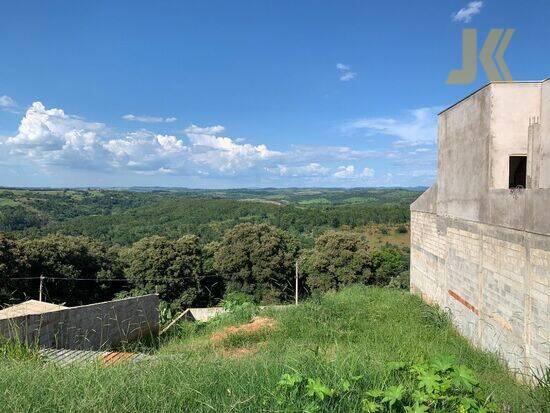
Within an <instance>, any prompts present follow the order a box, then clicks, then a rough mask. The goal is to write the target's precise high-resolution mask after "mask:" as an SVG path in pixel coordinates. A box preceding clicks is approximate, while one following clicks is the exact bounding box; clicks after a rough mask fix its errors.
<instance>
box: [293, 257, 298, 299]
mask: <svg viewBox="0 0 550 413" xmlns="http://www.w3.org/2000/svg"><path fill="white" fill-rule="evenodd" d="M294 303H295V304H296V305H298V261H296V285H295V295H294Z"/></svg>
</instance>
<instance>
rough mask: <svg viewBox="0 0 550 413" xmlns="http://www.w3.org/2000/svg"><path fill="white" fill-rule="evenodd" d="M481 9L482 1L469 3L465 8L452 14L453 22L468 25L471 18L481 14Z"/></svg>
mask: <svg viewBox="0 0 550 413" xmlns="http://www.w3.org/2000/svg"><path fill="white" fill-rule="evenodd" d="M482 7H483V1H471V2H470V3H468V5H467V6H466V7H463V8H462V9H460V10H459V11H457V12H456V13H453V14H452V18H453V21H455V22H462V23H469V22H471V21H472V17H474V16H475V15H476V14H479V13H480V12H481V8H482Z"/></svg>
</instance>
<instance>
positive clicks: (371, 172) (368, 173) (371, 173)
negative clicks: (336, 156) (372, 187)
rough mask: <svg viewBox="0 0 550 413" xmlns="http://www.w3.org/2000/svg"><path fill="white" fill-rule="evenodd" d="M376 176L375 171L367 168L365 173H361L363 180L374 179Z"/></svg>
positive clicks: (364, 170)
mask: <svg viewBox="0 0 550 413" xmlns="http://www.w3.org/2000/svg"><path fill="white" fill-rule="evenodd" d="M373 176H374V169H371V168H368V167H365V168H364V169H363V172H361V177H363V178H372V177H373Z"/></svg>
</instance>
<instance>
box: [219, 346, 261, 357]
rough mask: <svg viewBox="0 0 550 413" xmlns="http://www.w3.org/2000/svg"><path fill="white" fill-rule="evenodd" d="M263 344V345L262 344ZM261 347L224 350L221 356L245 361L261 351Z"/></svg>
mask: <svg viewBox="0 0 550 413" xmlns="http://www.w3.org/2000/svg"><path fill="white" fill-rule="evenodd" d="M260 344H262V343H260ZM261 347H262V346H261V345H256V346H252V347H237V348H231V349H223V350H222V351H221V352H220V354H221V356H222V357H224V358H230V359H235V360H239V359H243V358H247V357H251V356H253V355H255V354H256V353H258V351H260V348H261Z"/></svg>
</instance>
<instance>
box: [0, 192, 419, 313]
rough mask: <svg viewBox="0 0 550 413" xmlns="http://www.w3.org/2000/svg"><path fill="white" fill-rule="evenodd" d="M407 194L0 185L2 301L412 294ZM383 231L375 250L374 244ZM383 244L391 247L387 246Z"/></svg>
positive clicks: (204, 301) (184, 302) (178, 302)
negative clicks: (345, 289)
mask: <svg viewBox="0 0 550 413" xmlns="http://www.w3.org/2000/svg"><path fill="white" fill-rule="evenodd" d="M419 194H420V191H414V190H406V189H349V190H344V189H261V190H260V189H258V190H215V191H214V190H187V189H145V188H133V189H132V190H97V189H82V190H43V189H35V190H27V189H25V190H23V189H0V302H1V303H4V304H6V303H9V302H18V301H21V300H23V299H26V298H35V297H36V295H37V290H38V283H39V281H38V278H39V277H41V276H43V277H46V279H45V281H44V292H45V295H46V299H48V300H49V301H52V302H59V303H67V304H69V305H73V304H80V303H89V302H94V301H100V300H109V299H112V298H113V297H121V296H127V295H135V294H143V293H151V292H156V293H158V294H159V295H160V297H161V299H162V300H163V301H165V302H166V303H168V305H170V306H172V307H173V308H180V307H185V306H190V305H212V304H216V303H217V302H218V301H219V300H221V299H222V298H223V297H224V296H225V295H226V294H229V293H235V292H239V293H243V294H248V295H250V296H251V297H252V298H253V299H254V300H255V301H257V302H264V303H269V302H284V301H287V300H289V299H290V298H291V297H292V294H293V289H294V281H293V280H294V271H295V263H296V262H298V263H299V266H300V275H301V277H300V280H301V281H300V282H301V285H300V289H301V290H302V291H304V292H305V293H308V294H309V293H313V292H314V291H327V290H331V289H338V288H339V287H340V286H341V285H347V284H351V283H356V282H362V283H365V284H377V285H394V286H398V287H399V286H406V283H407V277H408V273H407V271H408V249H407V248H404V247H403V246H399V247H398V246H396V245H392V244H391V242H392V236H393V237H396V236H397V235H399V234H400V235H401V236H402V238H405V237H406V236H407V235H406V232H407V225H408V221H409V205H410V203H411V202H412V201H414V199H416V197H417V196H418V195H419ZM373 228H375V230H374V231H375V232H376V234H377V241H378V243H377V245H376V246H375V243H374V239H373V236H372V234H373ZM382 241H384V242H382Z"/></svg>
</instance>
